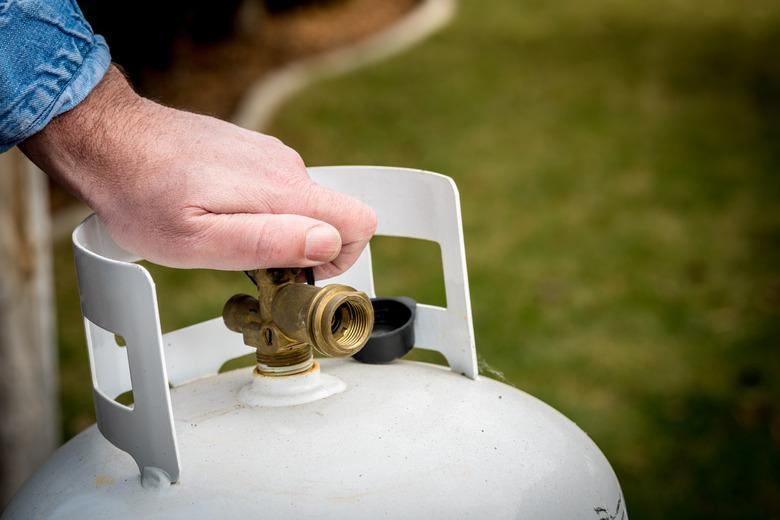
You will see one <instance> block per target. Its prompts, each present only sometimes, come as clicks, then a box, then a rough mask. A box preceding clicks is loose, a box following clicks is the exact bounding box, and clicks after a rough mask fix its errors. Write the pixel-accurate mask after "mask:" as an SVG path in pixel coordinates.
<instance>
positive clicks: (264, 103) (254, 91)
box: [232, 0, 456, 131]
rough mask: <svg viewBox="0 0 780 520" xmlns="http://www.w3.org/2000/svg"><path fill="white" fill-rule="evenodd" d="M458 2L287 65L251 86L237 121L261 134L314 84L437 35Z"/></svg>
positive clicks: (436, 1)
mask: <svg viewBox="0 0 780 520" xmlns="http://www.w3.org/2000/svg"><path fill="white" fill-rule="evenodd" d="M455 5H456V3H455V0H423V1H422V2H421V3H420V5H419V6H417V7H415V8H414V9H413V10H412V11H411V12H409V13H408V14H407V15H406V16H404V17H403V18H401V20H399V21H398V22H396V23H395V24H393V25H392V26H390V27H388V28H387V29H384V30H382V31H380V32H378V33H375V34H372V35H371V36H369V37H367V38H365V39H364V40H361V41H359V42H357V43H355V44H352V45H350V46H348V47H343V48H340V49H336V50H333V51H329V52H326V53H323V54H319V55H317V56H313V57H311V58H307V59H304V60H301V61H297V62H294V63H291V64H289V65H286V66H284V67H282V68H280V69H279V70H277V71H276V72H271V73H270V74H269V75H268V76H265V77H264V78H263V79H261V80H259V81H258V82H257V83H255V84H254V85H252V86H251V87H249V89H248V90H247V92H246V94H244V97H243V99H242V100H241V102H240V103H239V106H238V109H237V110H236V113H235V115H234V116H233V118H232V120H233V122H234V123H236V124H237V125H239V126H243V127H245V128H249V129H251V130H257V131H261V130H263V129H265V128H267V127H268V125H269V124H270V122H271V120H272V119H273V117H274V115H275V114H276V113H277V111H278V110H279V108H280V107H281V106H282V105H283V104H284V102H285V101H287V100H288V99H289V98H291V97H292V96H293V95H295V94H296V93H298V92H300V91H301V90H303V89H304V88H305V87H307V86H309V85H310V84H312V83H314V82H316V81H319V80H322V79H325V78H330V77H334V76H338V75H342V74H346V73H347V72H350V71H353V70H355V69H358V68H360V67H363V66H365V65H368V64H370V63H375V62H377V61H380V60H382V59H384V58H387V57H389V56H392V55H394V54H398V53H400V52H402V51H404V50H406V49H408V48H409V47H411V46H413V45H415V44H417V43H418V42H420V41H422V40H424V39H425V38H427V37H428V36H430V35H431V34H433V33H435V32H436V31H438V30H439V29H441V28H442V27H444V26H445V25H446V24H447V22H449V21H450V20H451V19H452V16H453V14H454V13H455Z"/></svg>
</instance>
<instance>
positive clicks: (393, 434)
mask: <svg viewBox="0 0 780 520" xmlns="http://www.w3.org/2000/svg"><path fill="white" fill-rule="evenodd" d="M309 172H310V174H311V176H312V178H313V179H314V180H315V181H317V182H319V183H320V184H323V185H325V186H327V187H330V188H332V189H335V190H339V191H342V192H345V193H348V194H350V195H352V196H354V197H356V198H358V199H361V200H363V201H364V202H366V203H367V204H369V205H371V206H372V207H374V208H375V209H376V212H377V217H378V221H379V226H378V229H377V234H378V235H390V236H401V237H411V238H419V239H425V240H433V241H435V242H438V243H439V245H440V247H441V253H442V262H443V268H444V280H445V292H446V301H447V307H446V308H441V307H436V306H431V305H418V306H417V314H416V318H415V321H414V334H415V337H416V342H415V346H419V348H426V349H431V350H435V351H438V352H440V353H441V354H443V355H444V357H445V358H446V360H447V363H448V364H449V368H448V367H441V366H435V365H430V364H426V363H418V362H410V361H403V360H400V361H396V362H393V363H390V364H385V365H369V364H361V363H358V362H356V361H354V360H352V359H321V360H320V364H321V367H317V366H315V367H314V368H313V369H312V370H309V371H308V372H305V373H303V374H299V375H296V376H286V377H278V378H268V377H258V376H256V375H253V371H252V369H251V368H246V369H239V370H234V371H231V372H226V373H223V374H218V373H217V372H218V369H219V368H220V367H221V366H222V364H223V363H224V362H225V361H227V360H229V359H232V358H235V357H238V356H241V355H245V354H247V353H248V352H251V349H250V348H249V347H247V346H246V345H244V343H243V341H242V337H241V335H240V334H236V333H235V332H231V331H230V330H228V329H227V328H226V327H225V325H224V324H223V322H222V318H216V319H213V320H210V321H206V322H203V323H198V324H195V325H192V326H190V327H187V328H184V329H181V330H177V331H174V332H171V333H168V334H165V335H162V334H161V331H160V320H159V315H158V310H157V299H156V293H155V286H154V282H153V281H152V278H151V276H150V274H149V272H148V271H147V270H146V269H144V267H142V266H140V265H137V264H135V263H133V262H135V261H137V260H138V258H134V257H133V256H132V255H130V254H129V253H127V252H126V251H123V250H122V249H120V248H119V247H118V246H117V245H116V244H115V243H114V242H113V241H112V240H111V238H110V236H109V235H108V234H107V232H106V231H105V229H104V228H103V226H102V225H101V223H100V221H99V220H98V219H97V217H95V216H92V217H90V218H88V219H87V220H85V221H84V222H83V223H82V224H81V225H80V226H79V227H78V228H77V229H76V230H75V231H74V233H73V243H74V249H75V256H76V268H77V272H78V279H79V289H80V293H81V306H82V312H83V314H84V326H85V330H86V336H87V343H88V349H89V360H90V365H91V369H92V385H93V389H94V391H93V395H94V401H95V409H96V414H97V424H96V425H93V426H91V427H89V428H87V429H86V430H85V431H83V432H81V433H80V434H79V435H77V436H76V437H74V438H73V439H71V440H70V441H69V442H67V443H66V444H65V445H64V446H62V447H61V448H60V449H59V450H57V452H56V453H55V454H54V455H53V456H52V457H51V458H50V459H49V460H48V461H47V462H46V463H45V464H44V465H43V466H42V467H41V468H40V469H39V470H38V471H37V473H35V475H33V476H32V477H31V478H30V479H29V480H28V481H27V482H26V483H25V485H24V486H23V487H22V489H21V490H20V491H19V492H18V493H17V495H16V496H15V497H14V499H13V500H12V502H11V503H10V505H9V506H8V507H7V509H6V510H5V512H4V515H3V517H4V518H8V519H31V518H80V519H87V518H101V519H103V518H186V519H193V518H334V519H336V518H337V519H347V518H361V519H364V518H378V517H383V518H385V517H386V518H446V519H454V518H491V519H499V518H561V519H574V518H583V519H591V520H599V519H607V518H610V519H613V518H626V509H625V504H624V501H623V497H622V494H621V490H620V485H619V483H618V481H617V478H616V476H615V473H614V472H613V471H612V468H611V467H610V465H609V463H608V462H607V460H606V458H605V457H604V455H603V454H602V453H601V452H600V451H599V449H598V448H597V447H596V445H595V444H594V443H593V442H592V441H591V440H590V439H589V438H588V436H587V435H586V434H585V433H584V432H583V431H582V430H580V429H579V428H578V427H577V426H576V425H575V424H574V423H573V422H571V421H570V420H568V419H567V418H566V417H564V416H563V415H561V414H560V413H558V412H557V411H556V410H554V409H553V408H551V407H550V406H548V405H546V404H544V403H543V402H541V401H539V400H537V399H535V398H534V397H531V396H530V395H528V394H525V393H523V392H521V391H519V390H517V389H515V388H512V387H510V386H508V385H506V384H503V383H500V382H497V381H493V380H491V379H488V378H486V377H484V376H478V374H477V358H476V351H475V348H474V336H473V328H472V320H471V308H470V302H469V290H468V280H467V275H466V263H465V255H464V246H463V231H462V227H461V219H460V203H459V200H458V193H457V189H456V187H455V184H454V183H453V181H452V180H451V179H450V178H448V177H445V176H443V175H438V174H434V173H429V172H423V171H419V170H411V169H400V168H381V167H327V168H311V169H310V170H309ZM337 281H338V282H339V283H343V284H347V285H350V286H352V287H355V288H357V289H359V290H361V291H364V292H365V293H366V294H368V295H370V296H374V286H373V279H372V274H371V256H370V252H369V251H368V250H366V252H364V254H363V255H362V256H361V257H360V259H359V261H358V262H357V263H356V264H355V265H354V266H353V267H352V268H351V269H350V270H349V271H347V272H346V273H344V274H343V275H341V276H340V277H338V279H337ZM115 334H118V335H121V336H123V337H124V338H125V341H126V344H127V346H126V348H119V347H118V346H117V343H116V340H115ZM128 390H132V391H133V396H134V404H133V405H132V406H129V407H128V406H124V405H122V404H119V403H118V402H116V401H115V400H114V399H115V398H116V397H117V396H118V395H120V394H122V393H124V392H126V391H128Z"/></svg>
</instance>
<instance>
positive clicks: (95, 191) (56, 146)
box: [19, 66, 162, 211]
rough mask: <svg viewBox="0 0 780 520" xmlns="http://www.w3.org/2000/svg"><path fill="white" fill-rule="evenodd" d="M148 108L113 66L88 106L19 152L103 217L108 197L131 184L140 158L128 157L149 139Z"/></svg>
mask: <svg viewBox="0 0 780 520" xmlns="http://www.w3.org/2000/svg"><path fill="white" fill-rule="evenodd" d="M149 105H152V103H151V102H150V101H148V100H145V99H143V98H142V97H140V96H138V95H137V94H136V93H135V92H134V91H133V89H132V88H131V87H130V85H129V84H128V82H127V80H126V79H125V78H124V76H123V74H122V73H121V72H120V71H119V70H118V69H117V68H116V67H113V66H112V67H110V68H109V70H108V71H107V72H106V74H105V76H104V77H103V79H102V80H101V82H100V83H99V84H98V85H97V86H96V87H95V88H94V89H93V90H92V92H91V93H90V94H89V95H88V96H87V98H86V99H85V100H84V101H83V102H81V103H80V104H79V105H78V106H76V107H75V108H74V109H72V110H70V111H68V112H65V113H64V114H62V115H60V116H58V117H56V118H54V119H53V120H52V121H51V122H50V123H49V124H48V125H47V126H46V127H45V128H44V129H43V130H41V131H40V132H38V133H36V134H35V135H33V136H31V137H30V138H28V139H27V140H25V141H24V142H22V143H20V144H19V148H20V149H21V150H22V151H23V152H24V153H25V155H27V156H28V157H29V158H30V159H31V160H32V161H33V162H34V163H35V164H37V165H38V167H40V168H41V169H42V170H43V171H45V172H46V173H47V174H48V175H49V176H51V177H52V178H53V179H55V180H56V181H57V182H58V183H60V184H61V185H63V186H64V187H66V188H67V189H68V190H69V191H71V192H72V193H73V194H74V195H76V196H77V197H78V198H80V199H81V200H83V201H84V202H86V203H87V204H88V205H89V206H90V207H92V208H93V209H95V210H96V211H100V210H102V209H103V208H104V207H105V205H106V204H109V203H110V201H109V200H108V197H107V194H108V193H113V194H119V193H121V192H122V191H123V190H125V189H126V188H127V184H128V183H129V182H130V181H131V179H130V177H131V175H132V170H133V164H134V160H137V159H138V157H132V156H129V153H128V152H129V147H128V146H127V142H133V143H135V144H136V145H137V144H139V143H140V141H139V136H142V135H143V134H144V133H146V128H145V127H146V126H147V125H148V124H149V117H148V116H149V111H150V110H151V106H149ZM160 108H162V107H160ZM158 122H159V121H158ZM136 149H137V148H136ZM112 198H113V197H112Z"/></svg>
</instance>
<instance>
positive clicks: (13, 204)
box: [0, 149, 59, 509]
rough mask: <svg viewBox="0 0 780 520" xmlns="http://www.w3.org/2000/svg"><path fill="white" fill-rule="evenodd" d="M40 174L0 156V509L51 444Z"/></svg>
mask: <svg viewBox="0 0 780 520" xmlns="http://www.w3.org/2000/svg"><path fill="white" fill-rule="evenodd" d="M52 296H53V289H52V266H51V242H50V235H49V212H48V201H47V184H46V177H45V175H44V174H43V173H42V172H41V171H40V170H38V169H37V168H36V167H35V166H34V165H33V164H32V163H30V162H29V161H28V160H27V159H26V158H25V157H24V156H23V155H22V154H21V152H19V151H18V150H17V149H13V150H10V151H8V152H6V153H3V154H0V509H2V507H3V506H4V505H5V504H7V503H8V500H9V499H10V498H11V497H12V496H13V494H14V493H15V492H16V490H17V489H18V488H19V486H20V485H21V484H22V482H24V480H25V479H26V478H27V477H29V476H30V474H31V473H32V472H33V471H34V470H35V469H36V468H37V467H38V466H39V465H40V464H41V463H42V462H43V461H44V460H45V459H46V458H47V457H48V456H49V454H50V453H51V451H52V450H53V449H54V448H55V447H56V446H57V442H58V440H59V419H58V413H57V409H58V408H57V400H56V396H57V378H56V350H55V348H54V330H55V329H54V312H53V306H52V303H53V298H52Z"/></svg>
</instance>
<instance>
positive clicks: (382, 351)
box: [352, 296, 417, 364]
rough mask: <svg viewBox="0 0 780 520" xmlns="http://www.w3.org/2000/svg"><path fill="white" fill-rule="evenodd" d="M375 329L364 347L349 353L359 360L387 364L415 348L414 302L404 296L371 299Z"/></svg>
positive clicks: (415, 303) (415, 308)
mask: <svg viewBox="0 0 780 520" xmlns="http://www.w3.org/2000/svg"><path fill="white" fill-rule="evenodd" d="M371 303H372V304H373V306H374V329H373V330H372V331H371V338H369V340H368V343H366V346H365V347H363V348H362V349H360V351H359V352H358V353H357V354H355V355H354V356H352V357H353V358H355V359H356V360H358V361H360V362H361V363H370V364H380V363H390V362H391V361H395V360H396V359H399V358H402V357H404V356H405V355H406V353H407V352H409V351H410V350H412V347H414V317H415V313H416V310H417V302H415V301H414V300H412V299H411V298H407V297H406V296H399V297H396V298H372V299H371Z"/></svg>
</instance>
